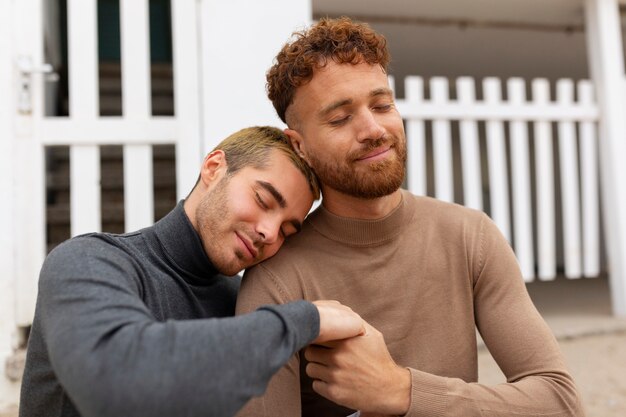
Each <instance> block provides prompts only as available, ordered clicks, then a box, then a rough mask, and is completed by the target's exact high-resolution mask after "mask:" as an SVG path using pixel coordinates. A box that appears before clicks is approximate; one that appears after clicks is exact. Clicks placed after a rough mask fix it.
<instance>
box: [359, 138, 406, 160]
mask: <svg viewBox="0 0 626 417" xmlns="http://www.w3.org/2000/svg"><path fill="white" fill-rule="evenodd" d="M397 142H398V140H397V139H395V138H394V137H393V136H387V135H385V136H381V137H380V138H378V139H374V140H369V141H367V142H366V143H365V144H363V146H361V148H359V149H357V150H356V151H354V152H351V153H349V154H348V160H350V161H356V160H357V159H359V158H362V157H363V156H365V155H367V154H368V153H370V152H371V151H373V150H374V149H376V148H380V147H381V146H383V145H386V144H390V145H391V146H392V147H393V146H395V145H396V143H397Z"/></svg>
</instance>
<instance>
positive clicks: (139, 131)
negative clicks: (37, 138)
mask: <svg viewBox="0 0 626 417" xmlns="http://www.w3.org/2000/svg"><path fill="white" fill-rule="evenodd" d="M178 130H179V126H178V122H177V121H176V119H175V118H173V117H169V116H163V117H153V118H151V119H149V120H125V119H123V118H120V117H105V118H100V119H96V120H94V121H91V122H89V123H76V122H74V121H73V120H71V119H69V120H68V119H66V118H60V117H59V118H48V119H44V120H43V121H42V129H41V141H42V142H43V143H44V144H45V145H119V144H122V143H123V144H132V145H145V144H148V143H149V144H154V145H169V144H172V143H175V141H176V138H177V136H178Z"/></svg>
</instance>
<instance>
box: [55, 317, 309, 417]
mask: <svg viewBox="0 0 626 417" xmlns="http://www.w3.org/2000/svg"><path fill="white" fill-rule="evenodd" d="M290 307H291V306H285V308H284V309H283V310H285V309H289V308H290ZM292 310H293V309H292ZM283 313H284V316H289V315H293V316H298V314H299V313H295V314H294V313H293V312H292V311H283ZM303 315H306V313H304V314H303ZM290 320H292V318H289V317H288V318H287V319H285V317H281V316H280V315H279V314H276V312H275V311H269V310H261V311H258V312H255V313H252V314H249V315H245V316H241V317H236V318H228V319H210V320H192V321H179V322H172V321H170V322H166V323H134V324H128V325H126V326H123V327H121V328H119V329H117V330H116V331H115V332H114V333H112V334H108V335H105V334H102V335H100V336H99V337H97V338H93V337H92V338H87V339H86V340H76V337H80V336H81V335H80V333H76V334H75V335H71V334H69V333H66V334H65V337H63V338H62V339H61V338H52V339H51V340H49V350H50V355H51V360H52V364H53V367H54V368H55V370H56V372H57V376H58V378H59V380H60V382H61V383H62V385H63V386H64V387H65V389H66V390H67V392H68V394H69V395H70V397H71V398H72V401H73V402H74V403H75V405H76V407H77V408H78V409H79V411H80V412H81V413H82V414H83V415H85V416H90V415H94V416H95V415H97V416H119V415H124V416H145V415H152V416H170V415H199V414H202V415H215V416H218V415H219V416H228V415H233V414H234V413H235V412H236V411H237V410H238V409H239V408H241V407H242V406H243V405H244V404H245V402H246V401H247V400H248V399H249V398H250V397H252V396H255V395H260V394H261V393H262V392H263V391H264V390H265V387H266V385H267V383H268V381H269V379H270V377H271V376H272V375H273V374H274V373H275V372H276V371H277V370H278V369H279V368H280V367H281V366H282V365H283V364H284V363H285V362H286V361H287V360H288V358H289V357H290V356H291V355H292V354H293V353H294V352H295V351H296V350H297V349H299V348H300V347H301V346H302V345H304V344H306V343H307V342H308V341H309V340H310V339H312V338H313V337H315V335H316V329H312V330H311V331H310V333H309V334H308V335H307V336H306V337H304V338H302V337H301V336H300V335H297V334H295V332H294V331H293V329H291V328H290V327H291V325H290V324H286V323H287V322H289V321H290ZM295 320H296V321H300V320H299V319H298V318H297V317H296V318H295ZM301 321H302V322H306V320H305V319H302V320H301ZM303 327H306V326H303Z"/></svg>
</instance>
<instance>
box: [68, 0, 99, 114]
mask: <svg viewBox="0 0 626 417" xmlns="http://www.w3.org/2000/svg"><path fill="white" fill-rule="evenodd" d="M67 15H68V19H67V20H68V23H67V26H68V28H67V32H68V34H67V39H68V75H69V96H70V97H69V101H70V103H69V106H70V117H71V118H72V119H76V120H83V119H94V118H96V117H97V116H98V113H99V110H98V108H99V104H98V37H97V30H98V20H97V1H96V0H68V1H67Z"/></svg>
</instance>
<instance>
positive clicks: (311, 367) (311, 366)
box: [305, 362, 332, 382]
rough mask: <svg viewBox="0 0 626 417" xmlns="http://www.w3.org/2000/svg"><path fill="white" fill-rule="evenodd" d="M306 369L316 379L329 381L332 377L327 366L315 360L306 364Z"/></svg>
mask: <svg viewBox="0 0 626 417" xmlns="http://www.w3.org/2000/svg"><path fill="white" fill-rule="evenodd" d="M305 371H306V374H307V375H308V376H309V377H310V378H311V379H314V380H320V381H324V382H329V381H330V378H331V377H332V374H331V373H330V372H329V369H328V368H327V367H326V366H324V365H321V364H319V363H315V362H309V363H308V364H307V365H306V368H305Z"/></svg>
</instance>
